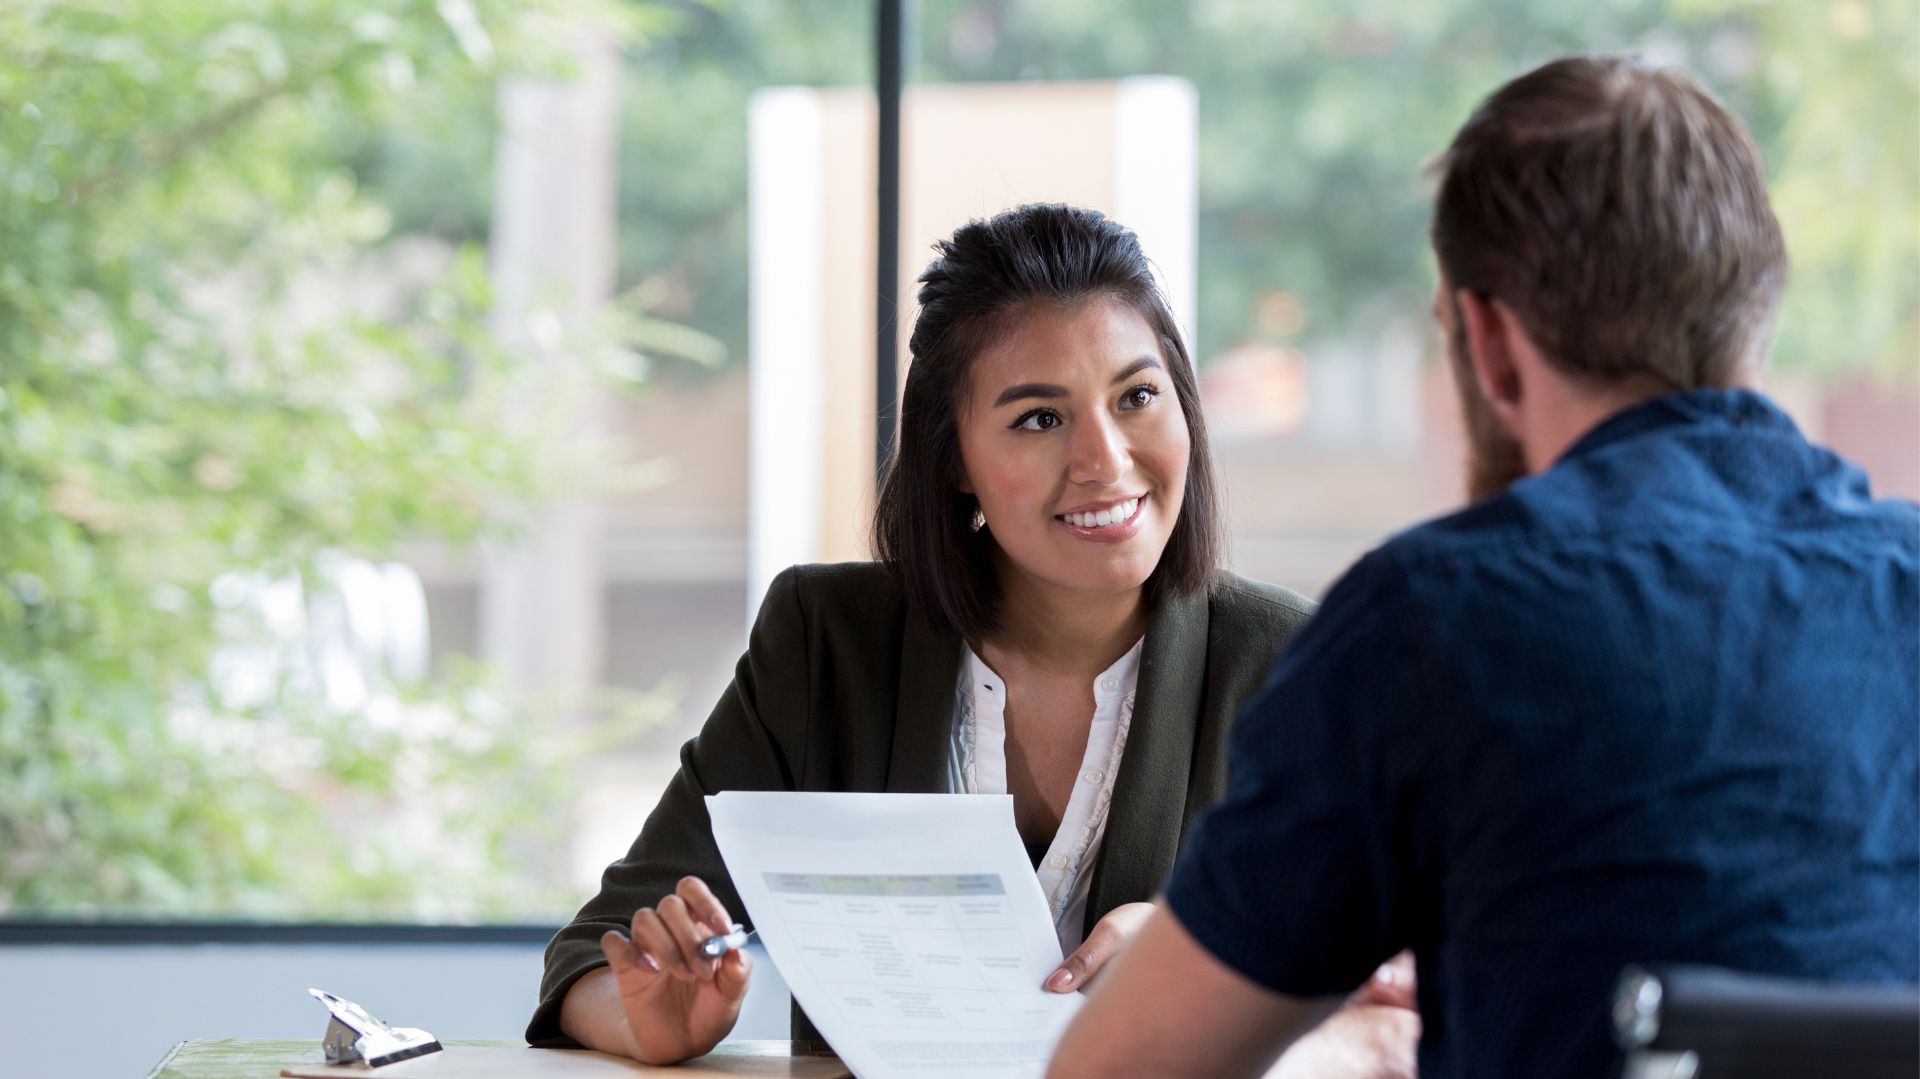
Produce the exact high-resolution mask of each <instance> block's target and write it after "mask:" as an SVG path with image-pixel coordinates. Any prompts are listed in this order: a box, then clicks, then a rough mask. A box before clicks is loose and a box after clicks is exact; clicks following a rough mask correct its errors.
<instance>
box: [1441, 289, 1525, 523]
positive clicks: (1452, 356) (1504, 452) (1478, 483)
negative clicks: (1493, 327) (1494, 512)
mask: <svg viewBox="0 0 1920 1079" xmlns="http://www.w3.org/2000/svg"><path fill="white" fill-rule="evenodd" d="M1447 366H1448V367H1451V368H1452V369H1453V387H1454V389H1455V390H1456V391H1458V393H1459V397H1460V417H1461V419H1462V420H1464V421H1465V422H1466V430H1467V497H1468V498H1469V499H1471V500H1472V501H1474V502H1478V501H1480V500H1481V499H1483V498H1490V497H1492V496H1493V495H1497V494H1500V493H1502V492H1503V491H1505V490H1506V489H1507V488H1509V487H1511V486H1513V485H1514V484H1515V483H1516V482H1518V481H1519V480H1522V479H1525V478H1526V475H1527V461H1526V458H1525V457H1524V456H1523V455H1522V454H1521V452H1520V443H1519V442H1518V441H1517V440H1516V439H1514V437H1513V436H1512V435H1509V434H1508V433H1507V432H1506V429H1505V428H1503V427H1501V426H1500V419H1499V417H1497V416H1495V415H1494V414H1493V406H1491V405H1489V404H1487V399H1486V397H1485V396H1484V395H1482V394H1481V392H1480V380H1479V379H1477V378H1475V377H1474V375H1473V363H1472V361H1470V360H1468V359H1467V332H1466V330H1465V329H1464V328H1462V325H1461V321H1460V311H1459V308H1458V307H1455V308H1454V316H1453V333H1452V334H1450V335H1448V341H1447Z"/></svg>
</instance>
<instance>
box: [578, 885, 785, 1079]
mask: <svg viewBox="0 0 1920 1079" xmlns="http://www.w3.org/2000/svg"><path fill="white" fill-rule="evenodd" d="M630 928H631V934H630V935H629V934H623V933H620V932H619V931H617V930H608V931H607V932H606V933H605V934H604V935H603V936H601V938H600V949H601V950H602V951H604V952H605V953H606V955H607V961H608V962H609V963H611V964H612V965H613V973H614V976H615V978H616V979H617V980H618V982H619V986H620V1004H621V1008H622V1010H623V1011H624V1012H625V1013H626V1019H627V1029H628V1033H629V1034H630V1035H631V1040H632V1045H633V1056H634V1057H635V1058H636V1059H638V1060H641V1061H643V1062H645V1063H648V1064H671V1063H675V1062H677V1061H681V1060H686V1059H687V1058H689V1057H697V1056H700V1055H701V1054H703V1053H706V1052H708V1051H710V1050H712V1048H713V1047H714V1046H716V1045H718V1044H720V1040H721V1039H722V1038H725V1037H726V1036H727V1033H728V1032H729V1031H731V1030H732V1029H733V1024H734V1022H735V1021H736V1020H738V1019H739V1018H740V1002H741V1001H742V1000H744V999H745V998H746V995H747V980H748V976H749V975H750V974H751V973H752V970H753V964H752V961H751V960H749V959H748V958H747V953H746V952H745V951H742V950H739V949H736V950H734V951H731V952H728V953H727V954H726V955H725V956H723V957H722V958H719V959H709V958H707V957H706V956H704V955H701V954H700V945H701V943H703V942H704V941H705V940H706V939H707V938H708V937H711V936H715V935H717V934H724V933H726V932H728V931H729V930H731V929H732V928H733V922H732V919H731V917H730V916H729V915H728V913H727V908H726V907H724V906H722V905H721V903H720V901H719V900H718V899H715V898H714V896H713V892H712V891H711V890H709V889H708V888H707V885H706V882H705V881H702V880H701V879H700V878H698V877H682V878H681V879H680V884H679V886H678V887H677V888H675V889H674V894H672V895H670V896H667V897H666V898H664V899H662V900H660V905H659V906H657V907H642V908H641V909H640V910H638V911H635V912H634V915H633V924H632V926H631V927H630Z"/></svg>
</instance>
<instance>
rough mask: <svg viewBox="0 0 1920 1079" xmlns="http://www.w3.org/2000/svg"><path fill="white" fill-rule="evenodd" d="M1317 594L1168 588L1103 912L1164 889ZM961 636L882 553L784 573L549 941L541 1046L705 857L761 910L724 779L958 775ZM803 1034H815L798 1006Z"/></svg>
mask: <svg viewBox="0 0 1920 1079" xmlns="http://www.w3.org/2000/svg"><path fill="white" fill-rule="evenodd" d="M1312 612H1313V604H1312V603H1311V602H1310V601H1308V600H1306V599H1304V598H1302V597H1301V596H1299V595H1297V594H1295V593H1293V592H1290V591H1288V590H1286V589H1284V588H1277V587H1274V586H1271V585H1265V584H1259V583H1256V582H1253V581H1249V580H1245V579H1244V578H1241V577H1237V576H1234V575H1233V574H1230V573H1222V574H1221V575H1220V577H1219V580H1218V582H1217V584H1216V586H1215V588H1214V589H1213V591H1212V593H1211V594H1209V595H1195V596H1188V597H1181V598H1177V599H1173V600H1169V601H1166V602H1164V603H1162V604H1161V605H1160V606H1159V608H1158V609H1157V610H1155V611H1154V613H1153V614H1152V616H1151V618H1150V620H1149V622H1148V624H1147V638H1146V644H1145V646H1144V647H1143V648H1142V650H1141V656H1140V675H1139V684H1138V687H1137V689H1136V691H1135V694H1134V710H1133V723H1132V726H1131V727H1130V728H1129V730H1128V734H1127V746H1126V750H1125V753H1124V755H1123V756H1122V758H1121V762H1120V774H1119V776H1118V778H1117V779H1116V780H1115V781H1114V789H1113V802H1112V804H1111V806H1110V807H1109V809H1108V811H1107V830H1106V834H1105V836H1104V838H1103V839H1102V840H1101V844H1100V853H1099V855H1098V860H1097V861H1096V862H1095V864H1094V869H1093V881H1092V885H1091V888H1092V890H1091V894H1090V895H1089V897H1088V902H1087V926H1088V928H1091V927H1092V925H1093V923H1094V922H1096V921H1098V920H1099V919H1100V918H1101V917H1102V916H1104V915H1105V914H1106V913H1107V912H1108V911H1110V910H1112V909H1113V908H1114V907H1117V906H1119V905H1121V904H1123V903H1133V902H1138V901H1140V900H1146V899H1151V898H1153V896H1154V895H1155V893H1156V892H1157V891H1158V890H1159V888H1160V885H1161V883H1162V881H1163V880H1165V878H1166V876H1167V873H1168V871H1169V870H1171V869H1172V868H1173V862H1174V857H1175V856H1176V855H1177V854H1178V853H1179V852H1180V846H1181V844H1182V843H1184V842H1185V841H1186V838H1187V835H1188V833H1189V831H1190V830H1191V829H1192V828H1193V824H1194V821H1195V818H1196V817H1197V816H1198V814H1199V813H1200V811H1201V810H1203V809H1205V808H1206V807H1207V806H1209V805H1211V804H1212V803H1213V802H1215V801H1216V800H1218V799H1219V797H1220V795H1221V794H1222V793H1223V791H1224V790H1225V787H1226V778H1227V729H1228V727H1229V726H1230V725H1231V724H1232V722H1233V719H1234V715H1235V713H1236V712H1237V711H1238V710H1239V707H1240V704H1241V702H1242V701H1243V700H1245V699H1246V698H1247V697H1248V696H1249V695H1251V694H1252V693H1253V692H1254V691H1255V690H1257V689H1259V688H1260V685H1261V683H1262V682H1263V681H1264V680H1265V679H1266V675H1267V670H1268V668H1270V667H1272V666H1273V662H1274V660H1275V659H1276V658H1277V657H1278V656H1279V654H1280V649H1281V647H1282V646H1284V645H1285V644H1286V643H1287V641H1288V639H1289V638H1291V637H1292V636H1293V634H1294V633H1295V632H1296V631H1297V630H1298V629H1299V628H1300V626H1301V625H1302V624H1303V623H1305V622H1306V620H1307V616H1308V615H1309V614H1311V613H1312ZM961 659H962V650H961V642H960V640H959V638H958V637H955V636H953V635H951V634H945V633H940V632H937V631H936V630H934V628H933V627H932V626H931V625H930V624H929V623H928V622H927V621H926V619H925V618H923V617H922V616H921V615H920V614H919V613H918V611H916V610H914V609H911V608H910V607H909V606H908V605H907V603H906V601H905V599H904V598H903V597H902V595H901V594H900V591H899V590H898V589H897V588H896V587H895V586H894V583H893V581H892V579H891V578H890V577H889V576H888V574H887V572H886V570H885V568H884V567H882V566H880V565H879V564H878V563H848V564H844V565H820V566H796V567H794V568H792V569H789V570H787V571H785V572H784V573H782V574H780V576H778V577H776V578H774V581H773V584H772V585H771V586H770V587H769V588H768V590H767V598H766V601H765V602H764V603H763V604H762V605H761V608H760V617H759V619H758V620H757V621H756V622H755V623H754V627H753V632H752V634H751V635H750V636H749V637H748V640H747V653H746V655H744V656H742V657H741V658H740V664H739V666H738V667H737V668H736V669H735V671H734V676H733V685H732V686H730V687H729V688H728V689H727V692H726V693H725V694H724V695H722V696H721V698H720V703H718V704H716V705H715V706H714V708H713V714H712V715H710V716H708V717H707V723H706V726H705V727H703V728H701V731H700V733H699V734H698V735H697V736H695V737H694V738H693V740H691V741H689V742H688V743H687V744H686V745H685V746H684V747H683V748H682V749H681V750H680V771H679V773H678V774H677V775H675V776H674V777H673V780H672V782H671V783H669V784H668V785H667V790H666V793H665V794H664V795H662V796H661V798H660V804H659V806H657V807H656V808H655V809H654V811H653V813H652V815H650V816H649V817H648V818H647V823H646V825H645V826H644V827H643V828H642V829H641V831H640V837H639V838H638V839H636V840H635V841H634V844H633V848H632V849H631V850H629V851H628V852H627V855H626V857H624V858H622V859H621V860H619V861H617V862H615V863H613V864H612V865H610V866H608V867H607V871H606V874H605V876H603V877H602V878H601V882H600V894H598V895H596V896H594V897H593V899H591V900H589V901H588V903H587V905H586V906H584V907H582V908H580V913H579V914H577V915H575V916H574V919H573V922H572V923H571V924H569V925H568V926H567V927H566V928H565V929H562V930H561V931H560V933H559V934H558V935H557V936H555V937H554V938H553V942H552V943H551V944H549V945H548V946H547V963H546V974H545V976H544V977H543V978H542V979H541V983H540V1006H539V1008H538V1009H537V1010H536V1011H535V1012H534V1014H533V1020H532V1022H531V1023H529V1024H528V1027H527V1041H529V1042H531V1043H532V1044H533V1045H535V1046H555V1045H571V1044H573V1043H572V1042H571V1041H569V1040H568V1039H567V1038H566V1037H565V1036H564V1035H562V1034H561V1033H560V1002H561V1000H562V998H564V997H565V996H566V993H567V990H568V989H569V988H570V987H571V986H572V985H573V983H574V981H575V980H577V979H578V978H579V977H580V976H581V975H582V974H585V973H587V972H588V971H590V970H592V969H594V968H595V967H598V966H602V965H604V964H605V963H606V959H605V958H604V957H603V956H602V955H601V953H600V935H601V934H602V933H604V932H606V931H607V930H608V929H621V930H624V929H625V928H626V927H627V923H628V922H629V921H630V920H631V919H632V917H633V912H634V911H635V910H638V909H639V908H641V907H645V906H652V905H654V904H655V903H657V902H659V900H660V899H661V897H663V896H666V895H669V894H671V893H672V892H673V890H674V887H675V885H676V884H678V883H679V880H680V878H681V877H684V876H686V875H688V874H693V875H695V876H698V877H700V878H701V879H702V880H705V881H706V882H707V884H708V885H710V886H711V887H712V888H713V892H714V895H715V896H717V897H718V898H719V899H720V901H721V902H723V903H725V904H726V905H727V909H728V910H730V911H732V912H734V915H735V917H738V918H740V919H741V920H742V921H748V918H747V914H746V911H745V910H743V909H742V907H741V904H740V896H739V893H738V892H736V891H735V890H734V887H733V883H732V881H731V879H730V878H729V877H728V876H727V871H726V867H725V866H724V865H723V864H722V862H721V860H720V852H719V850H718V849H717V848H716V847H715V845H714V842H713V833H712V831H711V827H710V825H709V823H708V821H707V807H706V802H705V801H704V800H703V799H704V798H705V797H706V796H707V795H709V794H717V793H719V792H720V791H726V790H805V791H908V792H940V791H944V790H946V789H947V757H948V754H949V753H950V747H951V735H952V726H953V711H954V693H955V691H956V689H957V688H958V686H959V679H960V665H961ZM794 1019H795V1022H794V1036H795V1037H796V1038H804V1039H813V1038H817V1037H818V1034H816V1033H815V1032H814V1031H813V1030H812V1028H811V1025H810V1024H807V1023H806V1022H805V1019H804V1016H802V1015H801V1014H800V1012H799V1010H798V1009H797V1008H796V1009H795V1012H794Z"/></svg>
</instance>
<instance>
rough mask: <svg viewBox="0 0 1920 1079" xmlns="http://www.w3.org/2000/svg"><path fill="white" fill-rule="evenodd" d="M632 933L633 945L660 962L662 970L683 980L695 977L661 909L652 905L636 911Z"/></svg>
mask: <svg viewBox="0 0 1920 1079" xmlns="http://www.w3.org/2000/svg"><path fill="white" fill-rule="evenodd" d="M668 898H672V897H671V896H669V897H668ZM662 902H663V903H664V902H665V901H664V900H663V901H662ZM630 935H631V936H632V937H633V946H634V947H635V948H638V949H639V950H640V951H642V952H644V953H646V954H647V956H648V957H650V958H652V959H653V961H654V962H656V963H658V964H659V965H660V969H661V970H662V971H664V972H665V973H668V974H671V975H673V976H674V977H677V978H680V979H682V980H683V981H684V980H686V979H688V978H691V977H693V970H692V968H691V967H690V966H689V965H688V963H687V956H686V955H685V954H684V953H683V952H682V951H681V948H680V942H679V940H678V939H676V938H675V936H674V934H673V931H672V930H671V929H669V928H667V924H666V921H665V920H664V919H663V918H661V916H660V912H659V911H657V910H655V909H654V908H652V907H641V908H640V909H639V910H636V911H634V912H633V924H632V927H631V933H630ZM682 971H684V972H685V973H682Z"/></svg>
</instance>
